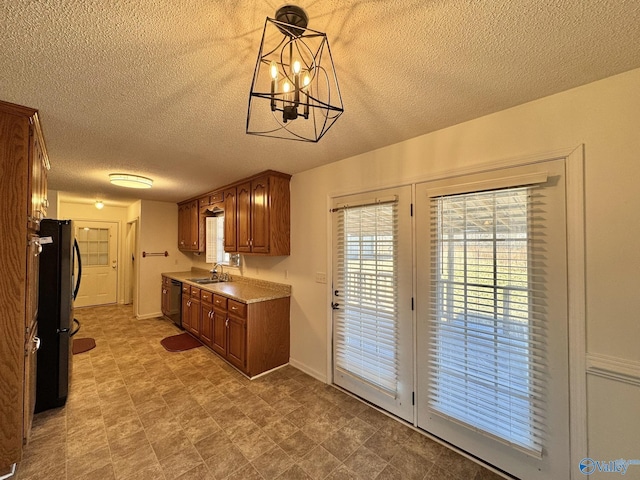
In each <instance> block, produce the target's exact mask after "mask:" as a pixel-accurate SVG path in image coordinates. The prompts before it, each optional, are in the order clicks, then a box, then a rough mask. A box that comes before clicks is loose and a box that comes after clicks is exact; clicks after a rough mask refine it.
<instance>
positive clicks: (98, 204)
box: [96, 200, 104, 210]
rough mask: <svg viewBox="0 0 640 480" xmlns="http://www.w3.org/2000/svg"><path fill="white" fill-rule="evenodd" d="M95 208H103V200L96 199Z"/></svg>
mask: <svg viewBox="0 0 640 480" xmlns="http://www.w3.org/2000/svg"><path fill="white" fill-rule="evenodd" d="M96 208H97V209H98V210H102V209H103V208H104V202H103V201H102V200H96Z"/></svg>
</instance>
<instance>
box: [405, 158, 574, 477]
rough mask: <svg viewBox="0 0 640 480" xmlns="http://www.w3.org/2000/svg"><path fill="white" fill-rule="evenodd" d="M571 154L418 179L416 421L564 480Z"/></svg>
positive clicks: (471, 447)
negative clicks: (567, 188) (567, 184)
mask: <svg viewBox="0 0 640 480" xmlns="http://www.w3.org/2000/svg"><path fill="white" fill-rule="evenodd" d="M564 178H565V176H564V160H553V161H548V162H543V163H540V164H536V165H528V166H521V167H517V168H515V167H514V168H509V169H504V170H503V171H499V172H496V171H494V172H491V173H486V174H475V175H467V176H465V177H457V178H450V179H445V180H438V181H433V182H427V183H423V184H418V185H417V186H416V268H417V287H416V291H417V311H416V314H417V325H416V332H417V344H418V346H419V347H418V350H417V365H418V371H417V382H418V384H417V386H416V388H417V389H416V393H417V424H418V426H419V427H420V428H422V429H424V430H426V431H428V432H430V433H432V434H434V435H437V436H438V437H440V438H443V439H444V440H446V441H448V442H450V443H452V444H454V445H456V446H458V447H460V448H462V449H464V450H466V451H467V452H469V453H471V454H473V455H475V456H477V457H479V458H481V459H483V460H485V461H487V462H488V463H490V464H493V465H496V466H497V467H499V468H501V469H503V470H505V471H507V472H509V473H510V474H512V475H515V476H516V477H518V478H523V479H524V478H526V479H549V478H569V477H570V465H569V458H570V455H569V453H570V452H569V391H568V386H569V374H568V368H569V366H568V358H569V354H568V318H567V261H566V213H565V212H566V207H565V187H564V185H565V184H564V182H565V180H564Z"/></svg>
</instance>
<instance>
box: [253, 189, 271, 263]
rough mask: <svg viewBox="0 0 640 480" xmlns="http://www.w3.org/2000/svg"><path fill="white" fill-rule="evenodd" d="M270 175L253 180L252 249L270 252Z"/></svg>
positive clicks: (256, 251) (254, 251)
mask: <svg viewBox="0 0 640 480" xmlns="http://www.w3.org/2000/svg"><path fill="white" fill-rule="evenodd" d="M269 210H270V205H269V177H262V178H258V179H256V180H254V181H253V182H251V251H252V252H253V253H269V234H270V231H271V228H270V224H269V214H270V212H269Z"/></svg>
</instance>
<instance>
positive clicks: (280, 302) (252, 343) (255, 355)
mask: <svg viewBox="0 0 640 480" xmlns="http://www.w3.org/2000/svg"><path fill="white" fill-rule="evenodd" d="M289 311H290V299H289V298H279V299H276V300H268V301H265V302H258V303H251V304H249V305H248V313H247V374H248V375H249V376H254V375H258V374H260V373H262V372H265V371H267V370H271V369H272V368H275V367H279V366H280V365H284V364H286V363H288V362H289V345H290V326H289Z"/></svg>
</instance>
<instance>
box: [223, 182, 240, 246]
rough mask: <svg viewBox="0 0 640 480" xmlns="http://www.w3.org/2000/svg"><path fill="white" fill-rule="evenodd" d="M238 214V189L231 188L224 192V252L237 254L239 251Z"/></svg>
mask: <svg viewBox="0 0 640 480" xmlns="http://www.w3.org/2000/svg"><path fill="white" fill-rule="evenodd" d="M236 218H237V212H236V189H235V188H229V189H227V190H225V191H224V251H225V252H229V253H235V252H237V251H238V244H237V237H238V234H237V227H238V225H237V223H236Z"/></svg>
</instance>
